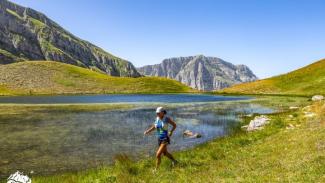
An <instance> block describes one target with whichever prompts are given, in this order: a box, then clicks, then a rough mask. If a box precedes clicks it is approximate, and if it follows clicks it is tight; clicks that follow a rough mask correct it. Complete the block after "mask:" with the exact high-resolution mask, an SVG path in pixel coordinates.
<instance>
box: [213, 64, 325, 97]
mask: <svg viewBox="0 0 325 183" xmlns="http://www.w3.org/2000/svg"><path fill="white" fill-rule="evenodd" d="M218 93H236V94H285V95H305V96H311V95H315V94H323V95H325V59H324V60H320V61H318V62H315V63H313V64H311V65H308V66H306V67H303V68H301V69H298V70H296V71H293V72H290V73H287V74H283V75H280V76H275V77H272V78H268V79H263V80H258V81H255V82H251V83H243V84H238V85H234V86H232V87H230V88H226V89H224V90H222V91H220V92H218Z"/></svg>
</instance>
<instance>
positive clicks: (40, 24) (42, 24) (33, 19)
mask: <svg viewBox="0 0 325 183" xmlns="http://www.w3.org/2000/svg"><path fill="white" fill-rule="evenodd" d="M28 19H29V20H30V21H31V22H32V23H33V24H34V26H36V27H37V29H39V30H40V29H43V28H44V27H46V24H45V23H43V22H41V21H39V20H37V19H35V18H32V17H28Z"/></svg>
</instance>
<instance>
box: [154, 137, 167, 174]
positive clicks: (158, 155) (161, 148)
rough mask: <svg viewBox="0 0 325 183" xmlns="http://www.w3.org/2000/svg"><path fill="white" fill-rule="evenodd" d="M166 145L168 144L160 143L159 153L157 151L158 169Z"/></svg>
mask: <svg viewBox="0 0 325 183" xmlns="http://www.w3.org/2000/svg"><path fill="white" fill-rule="evenodd" d="M166 145H167V144H163V143H162V144H160V146H159V148H158V150H157V153H156V158H157V161H156V169H158V168H159V165H160V162H161V155H162V154H163V153H164V152H165V150H166Z"/></svg>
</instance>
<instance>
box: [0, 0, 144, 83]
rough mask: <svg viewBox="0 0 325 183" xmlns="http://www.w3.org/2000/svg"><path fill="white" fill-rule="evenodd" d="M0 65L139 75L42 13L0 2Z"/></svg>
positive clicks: (131, 65) (115, 74)
mask: <svg viewBox="0 0 325 183" xmlns="http://www.w3.org/2000/svg"><path fill="white" fill-rule="evenodd" d="M0 25H1V27H0V64H9V63H14V62H19V61H29V60H51V61H59V62H64V63H68V64H72V65H77V66H80V67H84V68H89V69H92V70H97V71H101V72H104V73H106V74H108V75H112V76H127V77H139V76H141V75H140V74H139V73H138V72H137V70H136V68H135V67H134V66H133V64H132V63H130V62H129V61H126V60H124V59H121V58H119V57H116V56H114V55H112V54H110V53H108V52H106V51H104V50H103V49H101V48H100V47H98V46H95V45H94V44H92V43H90V42H88V41H85V40H82V39H80V38H78V37H76V36H74V35H73V34H71V33H70V32H69V31H67V30H65V29H64V28H62V27H61V26H60V25H59V24H57V23H56V22H54V21H53V20H51V19H49V18H48V17H47V16H46V15H45V14H43V13H40V12H38V11H36V10H33V9H31V8H26V7H23V6H20V5H18V4H15V3H12V2H10V1H8V0H0Z"/></svg>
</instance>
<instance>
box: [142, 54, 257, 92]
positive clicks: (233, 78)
mask: <svg viewBox="0 0 325 183" xmlns="http://www.w3.org/2000/svg"><path fill="white" fill-rule="evenodd" d="M138 71H139V72H140V73H141V74H143V75H148V76H162V77H167V78H172V79H175V80H178V81H180V82H182V83H184V84H186V85H188V86H190V87H192V88H196V89H199V90H205V91H211V90H218V89H222V88H225V87H229V86H231V85H233V84H237V83H242V82H250V81H254V80H256V79H257V77H256V76H255V75H254V74H253V72H252V71H251V70H250V69H249V68H248V67H247V66H245V65H233V64H231V63H229V62H226V61H224V60H222V59H219V58H216V57H205V56H203V55H198V56H190V57H178V58H170V59H165V60H163V61H162V63H161V64H156V65H148V66H144V67H140V68H138Z"/></svg>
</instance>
